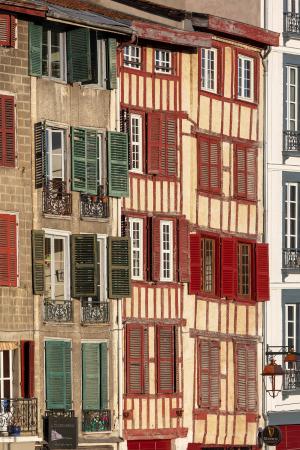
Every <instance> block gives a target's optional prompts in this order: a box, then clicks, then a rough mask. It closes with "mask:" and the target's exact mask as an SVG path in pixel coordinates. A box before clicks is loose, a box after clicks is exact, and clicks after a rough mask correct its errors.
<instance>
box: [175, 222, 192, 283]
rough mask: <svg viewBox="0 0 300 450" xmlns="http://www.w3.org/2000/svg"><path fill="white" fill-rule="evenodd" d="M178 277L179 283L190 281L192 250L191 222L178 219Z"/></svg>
mask: <svg viewBox="0 0 300 450" xmlns="http://www.w3.org/2000/svg"><path fill="white" fill-rule="evenodd" d="M177 230H178V236H177V249H178V275H179V277H178V278H179V281H182V282H186V283H187V282H189V281H190V249H189V243H190V240H189V222H188V221H187V220H186V219H185V218H184V217H180V218H179V219H178V228H177Z"/></svg>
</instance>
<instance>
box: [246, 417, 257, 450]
mask: <svg viewBox="0 0 300 450" xmlns="http://www.w3.org/2000/svg"><path fill="white" fill-rule="evenodd" d="M256 442H257V424H256V423H255V422H249V423H248V424H247V439H246V444H247V445H256Z"/></svg>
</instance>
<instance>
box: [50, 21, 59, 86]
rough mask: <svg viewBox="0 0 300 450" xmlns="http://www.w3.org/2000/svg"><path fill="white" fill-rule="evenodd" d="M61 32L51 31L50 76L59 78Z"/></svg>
mask: <svg viewBox="0 0 300 450" xmlns="http://www.w3.org/2000/svg"><path fill="white" fill-rule="evenodd" d="M60 38H61V33H59V32H57V31H55V30H52V31H51V76H52V77H53V78H61V70H60V68H61V54H60V53H61V52H60Z"/></svg>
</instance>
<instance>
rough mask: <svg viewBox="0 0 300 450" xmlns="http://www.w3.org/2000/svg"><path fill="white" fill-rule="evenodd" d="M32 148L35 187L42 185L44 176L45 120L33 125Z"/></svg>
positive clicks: (45, 161)
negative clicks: (33, 153) (33, 150)
mask: <svg viewBox="0 0 300 450" xmlns="http://www.w3.org/2000/svg"><path fill="white" fill-rule="evenodd" d="M34 149H35V187H36V189H38V188H41V187H42V186H43V182H44V179H45V177H46V173H47V170H46V164H47V159H46V130H45V122H38V123H36V124H35V125H34Z"/></svg>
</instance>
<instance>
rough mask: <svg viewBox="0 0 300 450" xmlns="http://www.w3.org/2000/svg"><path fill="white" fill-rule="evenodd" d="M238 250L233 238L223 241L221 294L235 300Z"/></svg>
mask: <svg viewBox="0 0 300 450" xmlns="http://www.w3.org/2000/svg"><path fill="white" fill-rule="evenodd" d="M236 253H237V250H236V241H235V240H234V239H233V238H223V239H222V240H221V293H222V297H230V298H234V297H235V295H236V289H237V255H236Z"/></svg>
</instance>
